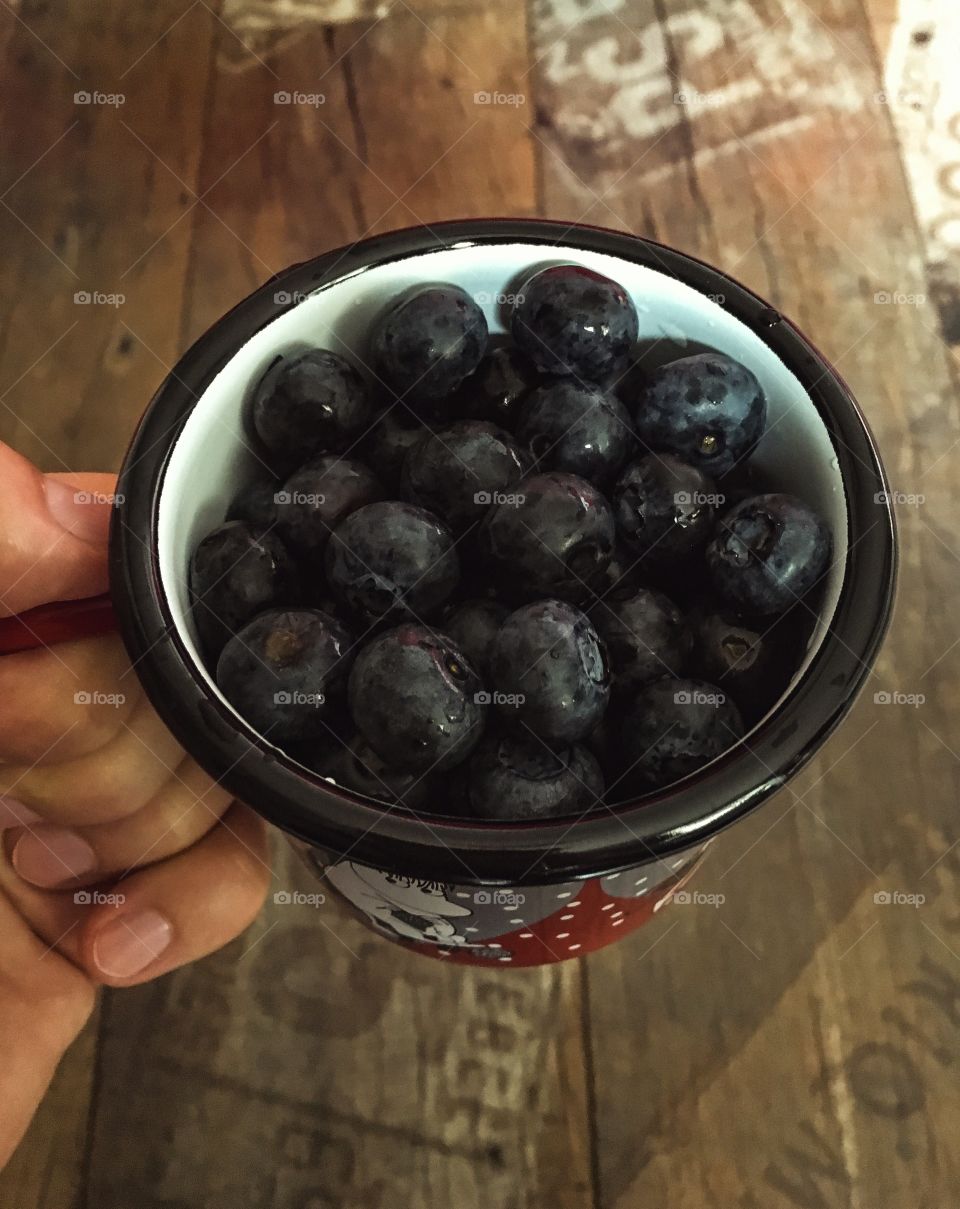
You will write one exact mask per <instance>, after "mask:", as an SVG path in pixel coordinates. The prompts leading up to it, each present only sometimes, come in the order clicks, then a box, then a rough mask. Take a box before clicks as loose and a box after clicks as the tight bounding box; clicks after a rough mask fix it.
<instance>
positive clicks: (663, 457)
mask: <svg viewBox="0 0 960 1209" xmlns="http://www.w3.org/2000/svg"><path fill="white" fill-rule="evenodd" d="M716 498H717V488H716V486H715V485H714V483H713V481H712V480H711V479H710V478H708V477H707V475H706V474H704V472H703V471H702V470H698V469H697V468H696V467H694V466H690V465H689V464H687V463H686V462H682V461H680V459H679V458H675V457H672V456H671V455H670V454H668V453H664V454H656V453H649V454H646V455H645V456H644V457H642V458H638V459H637V461H635V462H631V463H630V465H629V466H628V467H627V468H626V470H624V472H623V474H621V475H620V478H619V479H618V480H617V485H616V487H615V488H614V490H613V506H614V511H615V514H616V518H617V534H618V536H619V538H620V540H621V541H622V542H623V544H624V545H625V546H626V547H627V548H628V549H629V550H632V551H634V554H635V555H639V556H641V557H642V558H643V560H644V561H645V562H646V561H649V562H650V563H651V564H654V565H657V566H669V565H677V564H679V563H680V562H681V561H683V560H688V559H689V558H690V556H691V554H693V553H694V552H695V551H696V550H698V549H699V548H700V547H701V546H703V545H704V543H705V542H706V541H707V539H708V538H709V536H710V534H711V533H712V532H713V519H714V506H713V503H712V502H711V501H712V500H714V499H716Z"/></svg>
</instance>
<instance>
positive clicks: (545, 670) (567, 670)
mask: <svg viewBox="0 0 960 1209" xmlns="http://www.w3.org/2000/svg"><path fill="white" fill-rule="evenodd" d="M490 668H491V671H490V680H491V685H492V687H493V688H494V689H495V690H496V696H495V697H494V704H495V705H496V707H497V709H498V711H499V712H500V715H501V718H502V719H503V723H504V725H505V726H507V727H509V728H510V730H512V731H514V732H515V733H517V734H520V735H524V734H526V733H528V732H531V731H532V732H533V734H535V735H537V736H539V737H540V738H541V739H544V740H545V741H546V742H548V743H575V742H577V741H578V740H579V739H582V738H584V737H585V736H586V735H588V734H589V733H590V731H591V730H592V729H593V727H594V726H596V724H597V722H598V721H599V720H600V718H601V717H602V716H603V712H604V710H605V709H606V708H607V701H608V698H609V696H610V672H609V667H608V663H607V654H606V651H605V650H604V648H603V645H602V643H601V642H600V639H599V638H598V637H597V632H596V630H594V628H593V626H592V625H591V624H590V620H589V618H588V617H587V615H586V614H585V613H581V611H580V610H579V609H575V608H574V607H573V606H572V605H569V604H566V603H564V602H563V601H560V600H539V601H536V602H535V603H534V604H529V605H524V606H523V607H522V608H520V609H517V610H516V612H514V613H511V614H510V616H509V617H508V618H507V619H506V621H505V622H504V623H503V625H502V626H501V627H500V630H499V632H498V633H497V636H496V638H495V639H494V643H493V652H492V656H491V661H490Z"/></svg>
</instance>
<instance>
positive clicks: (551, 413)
mask: <svg viewBox="0 0 960 1209" xmlns="http://www.w3.org/2000/svg"><path fill="white" fill-rule="evenodd" d="M517 436H518V437H519V438H520V440H521V441H523V442H525V444H526V445H527V446H528V447H529V449H530V452H531V454H532V455H533V457H534V458H535V460H536V464H535V469H536V470H539V471H543V470H563V471H566V472H567V473H568V474H578V475H580V477H581V478H584V479H587V481H588V482H591V483H593V484H594V486H595V487H599V488H600V489H601V490H603V489H605V488H606V487H607V486H609V485H610V483H611V482H612V481H613V480H614V479H615V478H616V477H617V472H618V471H619V470H620V468H621V467H622V466H623V464H624V462H625V461H626V460H627V458H629V457H630V455H631V454H632V453H633V449H634V446H635V445H636V440H635V439H634V435H633V424H632V423H631V420H630V415H629V413H628V412H627V409H626V408H625V407H624V406H623V404H622V403H621V402H620V400H619V399H617V398H616V397H615V396H614V395H611V394H608V393H606V392H604V391H602V390H600V389H599V388H598V387H596V386H591V385H582V384H581V383H579V382H575V381H573V380H570V379H562V378H561V379H559V380H557V381H554V382H550V383H547V384H546V385H544V386H540V387H538V388H537V389H536V390H535V391H534V392H533V393H532V394H531V395H530V396H529V398H528V399H527V401H526V402H525V403H524V405H523V408H522V409H521V412H520V421H519V424H518V425H517Z"/></svg>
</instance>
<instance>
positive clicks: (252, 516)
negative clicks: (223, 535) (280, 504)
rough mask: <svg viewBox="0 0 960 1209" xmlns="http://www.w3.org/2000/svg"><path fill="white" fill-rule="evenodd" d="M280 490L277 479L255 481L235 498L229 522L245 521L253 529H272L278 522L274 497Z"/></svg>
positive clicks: (228, 510)
mask: <svg viewBox="0 0 960 1209" xmlns="http://www.w3.org/2000/svg"><path fill="white" fill-rule="evenodd" d="M279 490H280V484H279V482H278V481H277V480H276V479H263V478H258V479H254V480H253V481H252V482H250V483H248V484H247V485H246V487H244V488H242V489H241V490H240V491H238V492H237V494H236V495H235V496H234V497H233V503H232V504H231V505H230V507H229V508H228V509H227V516H226V519H227V520H228V521H245V522H246V523H247V524H248V525H249V526H250V527H251V528H252V529H261V530H262V529H272V528H273V526H274V523H275V522H276V519H277V515H276V512H275V510H274V509H275V503H274V498H273V497H274V496H275V495H276V494H277V492H278V491H279Z"/></svg>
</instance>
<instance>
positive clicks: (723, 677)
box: [688, 610, 802, 722]
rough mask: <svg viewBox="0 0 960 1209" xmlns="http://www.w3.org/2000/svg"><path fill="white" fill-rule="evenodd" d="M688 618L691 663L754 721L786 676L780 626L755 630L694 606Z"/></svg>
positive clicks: (783, 684) (771, 700) (777, 692)
mask: <svg viewBox="0 0 960 1209" xmlns="http://www.w3.org/2000/svg"><path fill="white" fill-rule="evenodd" d="M688 622H689V625H690V629H691V633H692V637H693V654H692V656H691V660H690V663H691V667H693V668H695V669H696V672H697V674H698V675H701V676H703V678H704V679H705V680H709V681H711V682H712V683H714V684H716V685H717V687H718V688H720V689H722V690H723V691H724V692H725V693H729V694H730V695H731V696H732V697H733V698H734V700H735V701H736V702H737V703H738V704H739V706H740V709H741V712H742V713H743V714H744V716H745V717H749V718H750V719H751V721H754V722H756V721H758V720H759V719H760V718H761V717H762V716H763V714H764V713H766V711H767V710H768V709H769V708H770V706H772V705H773V703H774V702H775V701H776V699H777V697H779V696H780V694H781V693H782V692H783V691H784V689H785V688H786V687H787V684H788V682H789V679H790V668H789V667H788V666H786V660H785V659H784V654H785V651H786V649H788V648H787V644H786V641H784V644H783V645H782V646H781V644H780V643H779V642H778V637H780V635H778V634H776V633H775V632H774V631H776V630H778V629H779V628H780V627H779V626H776V625H775V626H773V627H770V628H767V627H765V626H764V627H758V628H756V629H754V628H753V627H752V626H750V625H748V624H747V623H746V622H745V621H743V620H741V619H739V618H736V617H730V616H727V615H725V614H723V613H714V612H706V611H703V610H695V611H694V612H693V613H692V614H691V616H690V617H689V619H688ZM791 646H792V644H791ZM792 649H794V650H796V649H802V646H799V644H798V646H792Z"/></svg>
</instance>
